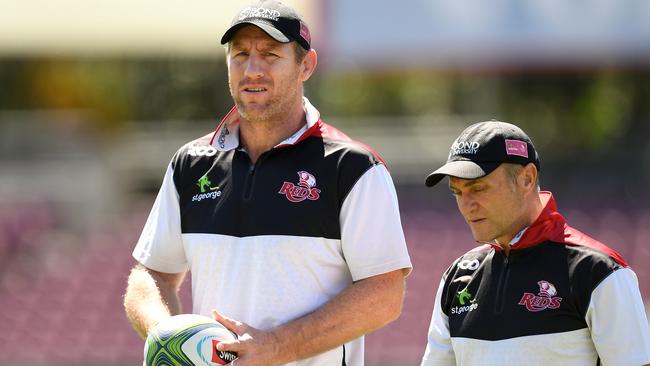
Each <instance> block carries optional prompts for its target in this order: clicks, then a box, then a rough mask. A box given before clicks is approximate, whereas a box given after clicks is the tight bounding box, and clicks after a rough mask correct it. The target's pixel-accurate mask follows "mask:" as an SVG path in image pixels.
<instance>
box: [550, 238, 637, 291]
mask: <svg viewBox="0 0 650 366" xmlns="http://www.w3.org/2000/svg"><path fill="white" fill-rule="evenodd" d="M562 244H564V248H565V249H566V255H567V264H568V266H569V268H568V269H569V274H570V276H571V277H572V278H574V279H577V278H584V279H585V280H587V281H589V282H591V285H590V286H589V287H590V288H591V289H593V288H595V287H596V286H598V284H599V283H600V282H601V281H603V279H605V278H606V277H607V276H609V275H610V274H611V273H612V272H614V271H616V270H618V269H621V268H629V265H628V264H627V262H626V261H625V260H624V259H623V257H622V256H621V255H620V254H619V253H618V252H616V251H615V250H614V249H612V248H610V247H609V246H607V245H605V244H603V243H601V242H600V241H598V240H596V239H594V238H592V237H590V236H588V235H586V234H584V233H582V232H581V231H579V230H577V229H574V228H572V227H568V226H567V228H566V229H565V232H564V239H563V241H562Z"/></svg>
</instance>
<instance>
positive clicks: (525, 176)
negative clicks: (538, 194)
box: [519, 163, 538, 192]
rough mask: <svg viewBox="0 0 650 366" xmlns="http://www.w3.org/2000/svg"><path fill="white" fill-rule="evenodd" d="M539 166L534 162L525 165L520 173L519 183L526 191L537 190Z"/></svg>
mask: <svg viewBox="0 0 650 366" xmlns="http://www.w3.org/2000/svg"><path fill="white" fill-rule="evenodd" d="M537 174H538V172H537V167H536V166H535V164H533V163H529V164H528V165H526V166H524V169H522V170H521V173H520V174H519V184H520V186H521V188H523V189H524V190H525V191H526V192H531V191H537Z"/></svg>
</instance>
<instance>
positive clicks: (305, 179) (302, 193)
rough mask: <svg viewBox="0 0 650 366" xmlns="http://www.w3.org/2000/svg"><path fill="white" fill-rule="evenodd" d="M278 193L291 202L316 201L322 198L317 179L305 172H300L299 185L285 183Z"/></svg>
mask: <svg viewBox="0 0 650 366" xmlns="http://www.w3.org/2000/svg"><path fill="white" fill-rule="evenodd" d="M278 193H279V194H283V195H285V196H286V197H287V199H288V200H289V201H291V202H302V201H304V200H310V201H316V200H317V199H318V198H319V197H320V189H318V188H316V177H314V176H313V175H312V174H310V173H308V172H306V171H304V170H301V171H299V172H298V184H293V183H291V182H284V183H282V187H281V188H280V191H278Z"/></svg>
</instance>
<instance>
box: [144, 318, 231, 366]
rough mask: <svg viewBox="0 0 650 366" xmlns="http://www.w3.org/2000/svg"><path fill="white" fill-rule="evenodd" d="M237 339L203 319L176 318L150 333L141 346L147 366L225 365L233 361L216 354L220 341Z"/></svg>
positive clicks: (166, 320)
mask: <svg viewBox="0 0 650 366" xmlns="http://www.w3.org/2000/svg"><path fill="white" fill-rule="evenodd" d="M236 338H237V335H236V334H234V333H232V332H231V331H229V330H228V329H227V328H226V327H224V326H223V325H222V324H221V323H219V322H217V321H216V320H214V319H212V318H208V317H207V316H202V315H196V314H180V315H175V316H172V317H169V318H167V319H165V320H163V321H161V322H160V323H158V324H157V325H156V326H155V327H154V328H152V329H151V331H150V332H149V335H148V337H147V340H146V341H145V343H144V360H145V364H146V365H147V366H206V365H208V366H213V365H225V364H227V363H230V362H232V361H233V360H235V359H236V358H237V354H235V353H232V352H222V351H219V350H217V344H219V342H221V341H230V340H233V339H236Z"/></svg>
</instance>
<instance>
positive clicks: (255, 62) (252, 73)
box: [244, 55, 264, 79]
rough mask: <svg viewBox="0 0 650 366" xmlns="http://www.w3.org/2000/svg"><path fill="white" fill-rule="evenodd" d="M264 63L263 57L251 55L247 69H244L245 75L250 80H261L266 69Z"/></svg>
mask: <svg viewBox="0 0 650 366" xmlns="http://www.w3.org/2000/svg"><path fill="white" fill-rule="evenodd" d="M262 61H263V60H262V59H261V57H259V56H257V55H250V56H249V58H248V62H247V63H246V68H245V69H244V75H245V76H246V77H247V78H250V79H260V78H261V77H263V76H264V67H263V65H262Z"/></svg>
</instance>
